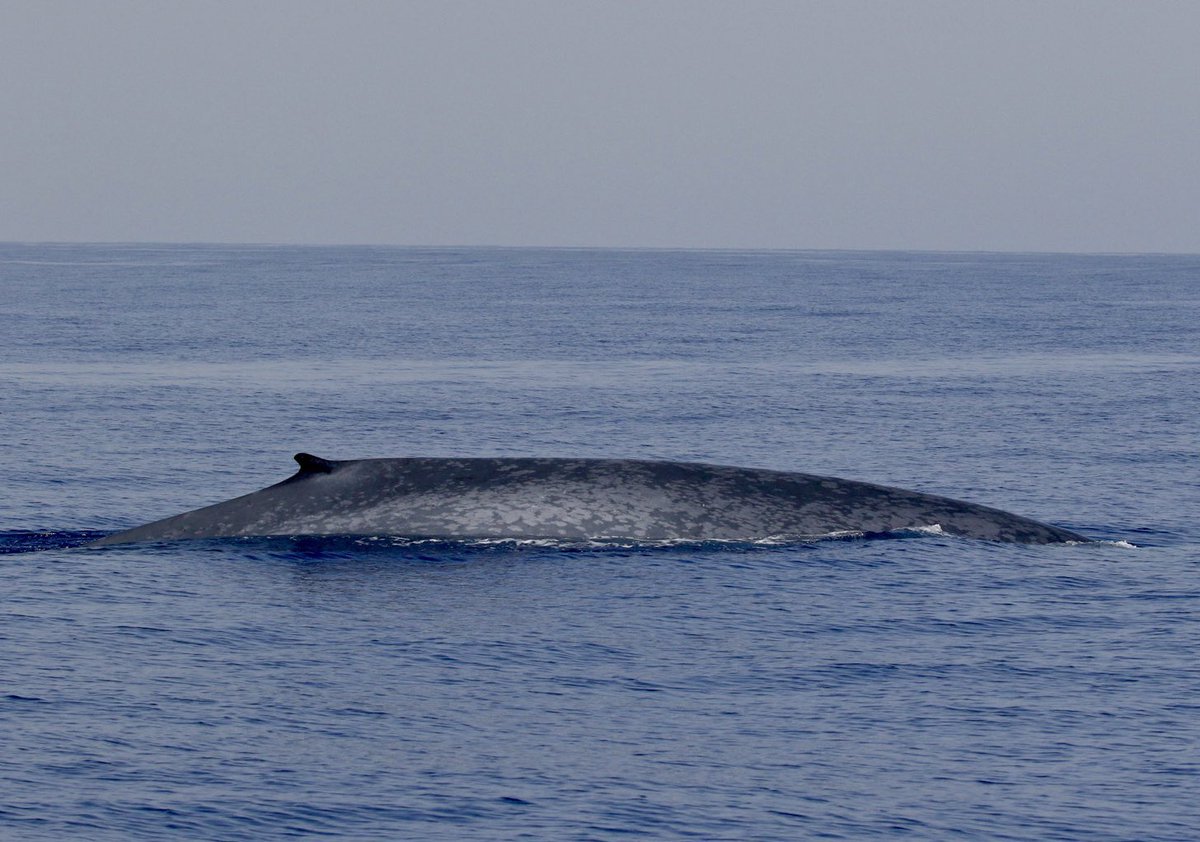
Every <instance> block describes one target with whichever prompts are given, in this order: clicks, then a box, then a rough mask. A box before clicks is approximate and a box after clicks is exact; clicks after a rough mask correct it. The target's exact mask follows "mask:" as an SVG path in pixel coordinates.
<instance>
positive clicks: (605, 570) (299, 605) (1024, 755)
mask: <svg viewBox="0 0 1200 842" xmlns="http://www.w3.org/2000/svg"><path fill="white" fill-rule="evenodd" d="M0 386H2V388H0V458H2V461H3V466H4V472H3V477H4V482H3V492H2V496H0V838H2V839H4V840H9V839H11V840H61V839H87V840H160V839H164V838H178V839H188V840H271V839H284V838H309V837H312V838H319V837H327V838H331V839H354V840H380V839H414V840H417V839H419V840H460V839H486V840H499V839H547V840H608V839H630V838H633V839H636V838H645V839H698V840H746V839H764V840H765V839H787V840H790V839H848V840H857V839H873V838H902V839H937V840H941V839H945V840H962V839H1011V840H1028V839H1040V840H1050V839H1054V840H1073V839H1080V840H1132V839H1138V840H1195V839H1197V838H1200V456H1198V453H1200V448H1198V442H1200V421H1198V419H1200V257H1195V256H1163V255H1157V256H1156V255H1042V254H964V253H953V254H939V253H901V252H894V253H885V252H871V253H858V252H783V251H777V252H748V251H614V250H586V249H579V250H573V249H558V250H554V249H493V248H456V249H416V248H376V247H338V248H333V247H329V248H326V247H305V248H300V247H278V246H206V245H153V246H148V245H45V244H5V245H0ZM296 451H308V452H311V453H315V454H318V455H320V456H323V457H325V458H329V459H349V458H357V457H384V456H409V455H425V456H451V455H466V456H473V455H514V456H515V455H537V456H598V457H601V456H603V457H638V458H662V459H686V460H699V461H708V462H716V463H724V464H734V465H748V466H756V467H765V468H776V469H783V470H797V471H805V472H810V473H821V474H830V475H834V476H841V477H846V478H850V479H857V480H866V481H872V482H878V483H883V484H887V485H897V486H901V487H905V488H913V489H919V490H922V491H929V492H933V493H938V494H945V495H949V496H952V497H957V498H962V499H966V500H970V501H973V502H979V503H985V504H988V505H992V506H997V507H1000V508H1003V509H1007V510H1010V511H1013V512H1016V513H1018V514H1022V515H1026V516H1030V517H1035V518H1038V519H1040V520H1045V521H1049V522H1051V523H1055V524H1058V525H1061V526H1064V527H1067V528H1069V529H1073V530H1076V531H1079V532H1082V533H1083V534H1085V535H1087V536H1089V537H1092V538H1096V539H1100V540H1099V541H1098V542H1096V543H1090V544H1084V545H1068V546H1017V545H1003V544H993V543H987V542H977V541H969V540H962V539H955V538H951V537H948V536H945V535H937V534H921V533H914V534H911V535H906V536H896V537H892V538H889V539H875V540H866V539H847V540H825V541H814V542H810V543H806V544H793V545H783V546H767V545H755V544H744V545H737V544H727V545H721V544H711V545H709V544H699V545H679V546H669V547H664V546H637V545H633V544H626V545H618V544H607V545H595V546H593V545H588V544H578V543H577V544H573V545H569V544H563V545H554V544H550V543H514V542H507V543H506V542H500V543H486V542H478V543H453V542H440V543H430V542H424V543H422V542H414V541H408V540H404V538H403V536H380V537H376V538H353V537H338V538H325V539H314V538H304V537H294V538H271V539H239V540H212V541H197V542H190V543H177V544H163V545H128V546H118V547H113V548H109V549H103V550H94V549H83V548H81V547H80V545H81V544H83V543H85V542H86V541H87V540H88V539H90V538H94V537H98V536H100V535H102V534H105V533H108V532H111V531H115V530H119V529H123V528H126V527H130V526H134V525H137V524H139V523H143V522H146V521H149V520H153V519H157V518H160V517H163V516H166V515H170V514H175V513H177V512H181V511H184V510H187V509H191V508H195V507H198V506H201V505H204V504H208V503H212V502H216V501H219V500H223V499H227V498H229V497H233V496H236V495H239V494H242V493H246V492H249V491H253V490H255V489H258V488H261V487H263V486H266V485H269V484H271V483H274V482H277V481H278V480H280V479H283V478H284V477H286V476H288V475H289V474H291V473H292V471H293V470H294V467H295V466H294V464H293V463H292V461H291V456H292V454H293V453H294V452H296Z"/></svg>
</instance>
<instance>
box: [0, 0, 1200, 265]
mask: <svg viewBox="0 0 1200 842" xmlns="http://www.w3.org/2000/svg"><path fill="white" fill-rule="evenodd" d="M1198 45H1200V2H1195V0H1186V2H1177V3H1166V2H1153V0H1136V1H1135V0H1129V2H1120V3H1114V2H1099V0H1088V2H1054V0H1039V2H1013V0H987V2H968V0H951V1H950V2H926V1H925V0H914V2H900V0H896V1H895V2H887V0H874V2H848V1H847V0H828V2H798V1H797V2H747V0H738V2H723V3H713V2H699V0H684V2H672V1H670V0H640V1H639V2H578V0H555V1H554V2H503V1H502V0H496V1H495V2H475V3H465V2H464V3H456V2H446V0H437V2H422V3H407V2H347V1H346V0H338V2H312V1H311V0H286V1H285V0H268V1H267V2H247V1H246V0H236V2H162V1H161V0H154V2H124V1H123V0H110V1H108V2H101V1H100V0H88V1H87V2H82V0H81V2H54V1H53V0H50V2H47V0H37V2H23V1H22V0H6V2H5V3H4V4H3V6H2V7H0V115H2V120H3V122H2V123H0V240H83V241H105V240H118V241H209V242H289V243H292V242H295V243H396V244H414V245H422V244H431V245H432V244H502V245H605V246H695V247H778V248H864V249H871V248H902V249H987V250H1052V251H1185V252H1200V46H1198Z"/></svg>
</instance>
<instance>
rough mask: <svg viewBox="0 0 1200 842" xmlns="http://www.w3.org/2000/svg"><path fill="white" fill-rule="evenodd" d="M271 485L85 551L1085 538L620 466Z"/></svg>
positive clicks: (339, 465)
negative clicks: (263, 540)
mask: <svg viewBox="0 0 1200 842" xmlns="http://www.w3.org/2000/svg"><path fill="white" fill-rule="evenodd" d="M297 461H299V462H300V463H301V470H300V471H299V472H298V473H297V474H296V475H295V476H292V477H290V478H289V479H287V480H284V481H283V482H281V483H278V484H276V485H273V486H270V487H269V488H265V489H263V490H261V491H257V492H254V493H252V494H247V495H245V496H243V497H238V498H235V499H233V500H228V501H226V502H224V503H218V504H216V505H213V506H208V507H205V508H202V509H197V510H195V511H192V512H187V513H184V514H181V515H177V516H175V517H171V518H167V519H165V520H161V521H156V522H154V523H150V524H147V525H145V526H142V527H138V528H136V529H131V530H129V531H127V532H122V533H118V534H116V535H112V536H109V537H107V538H104V539H101V540H100V541H98V542H96V543H97V544H100V545H102V544H111V543H120V542H125V541H146V540H172V539H179V538H211V537H226V536H246V535H403V536H413V537H437V538H453V539H476V538H498V539H505V538H551V539H565V540H587V539H606V538H608V539H632V540H641V541H668V540H681V541H706V540H730V541H757V540H763V539H769V538H776V539H788V538H794V539H804V538H813V537H819V536H824V535H830V534H833V533H839V532H889V531H894V530H897V529H904V528H909V527H928V526H933V525H938V526H940V527H941V528H942V529H943V530H944V531H945V532H949V533H951V534H955V535H962V536H966V537H973V538H985V539H991V540H998V541H1021V542H1027V543H1053V542H1062V541H1075V540H1079V541H1082V540H1086V539H1084V538H1083V537H1082V536H1079V535H1076V534H1075V533H1072V532H1069V531H1068V530H1064V529H1059V528H1057V527H1054V526H1050V525H1048V524H1043V523H1039V522H1037V521H1033V520H1029V519H1028V518H1022V517H1018V516H1016V515H1012V514H1009V513H1007V512H1003V511H1000V510H998V509H992V508H988V507H986V506H978V505H974V504H971V503H964V502H960V501H957V500H952V499H950V498H946V497H939V496H935V495H929V494H922V493H919V492H913V491H905V490H902V489H898V488H890V487H887V486H880V485H873V484H870V483H862V482H854V481H850V480H843V479H837V478H834V477H823V476H815V475H811V474H801V473H790V472H782V471H770V470H763V469H757V468H738V467H728V466H721V465H709V464H702V463H693V462H665V461H645V460H626V459H551V458H462V459H458V458H401V459H359V460H350V461H342V462H335V461H327V460H322V459H317V458H316V457H310V456H307V455H304V454H301V455H299V456H298V457H297Z"/></svg>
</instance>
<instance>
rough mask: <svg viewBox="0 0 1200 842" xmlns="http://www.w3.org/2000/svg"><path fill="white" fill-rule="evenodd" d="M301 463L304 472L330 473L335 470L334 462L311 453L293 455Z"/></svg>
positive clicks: (301, 469)
mask: <svg viewBox="0 0 1200 842" xmlns="http://www.w3.org/2000/svg"><path fill="white" fill-rule="evenodd" d="M292 458H293V459H295V460H296V462H297V463H299V465H300V473H302V474H328V473H331V472H332V471H333V463H332V462H330V461H329V460H328V459H322V458H321V457H320V456H313V455H312V454H311V453H297V454H296V455H295V456H293V457H292Z"/></svg>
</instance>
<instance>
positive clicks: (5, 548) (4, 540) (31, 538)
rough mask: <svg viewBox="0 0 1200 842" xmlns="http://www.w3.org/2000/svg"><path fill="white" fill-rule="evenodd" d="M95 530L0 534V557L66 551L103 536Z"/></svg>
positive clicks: (102, 533) (25, 531)
mask: <svg viewBox="0 0 1200 842" xmlns="http://www.w3.org/2000/svg"><path fill="white" fill-rule="evenodd" d="M105 534H106V533H104V532H98V531H96V530H89V531H81V532H39V531H29V530H15V531H12V532H0V555H8V554H11V553H36V552H40V551H42V550H66V549H70V548H72V547H79V546H82V545H84V544H86V543H88V542H89V541H95V540H96V539H97V538H101V537H103V536H104V535H105Z"/></svg>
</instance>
